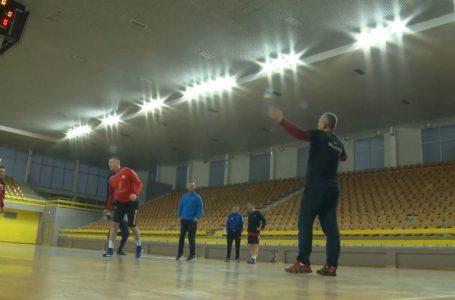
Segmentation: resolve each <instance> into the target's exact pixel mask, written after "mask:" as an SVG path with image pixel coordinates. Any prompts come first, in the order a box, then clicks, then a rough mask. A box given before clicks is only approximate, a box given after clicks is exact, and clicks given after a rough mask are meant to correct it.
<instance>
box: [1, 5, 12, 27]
mask: <svg viewBox="0 0 455 300" xmlns="http://www.w3.org/2000/svg"><path fill="white" fill-rule="evenodd" d="M9 4H10V1H9V0H0V21H1V22H0V27H1V28H2V29H3V31H5V30H8V28H9V27H10V26H11V21H12V19H13V16H14V11H13V10H12V9H11V7H10V6H9Z"/></svg>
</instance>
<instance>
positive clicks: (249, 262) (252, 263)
mask: <svg viewBox="0 0 455 300" xmlns="http://www.w3.org/2000/svg"><path fill="white" fill-rule="evenodd" d="M246 263H247V264H250V265H255V264H256V259H254V258H250V259H249V260H247V261H246Z"/></svg>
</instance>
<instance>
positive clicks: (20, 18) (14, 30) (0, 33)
mask: <svg viewBox="0 0 455 300" xmlns="http://www.w3.org/2000/svg"><path fill="white" fill-rule="evenodd" d="M28 14H29V12H28V11H26V10H25V5H23V4H21V3H19V2H16V1H14V0H0V55H2V54H3V53H4V52H5V51H6V50H8V49H9V48H11V47H12V46H13V45H14V44H16V43H17V42H19V40H20V38H21V36H22V32H23V31H24V27H25V23H26V22H27V18H28Z"/></svg>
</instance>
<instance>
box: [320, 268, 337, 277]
mask: <svg viewBox="0 0 455 300" xmlns="http://www.w3.org/2000/svg"><path fill="white" fill-rule="evenodd" d="M316 272H317V273H318V274H319V275H322V276H337V268H336V267H332V266H327V265H326V266H324V267H323V268H322V269H320V270H317V271H316Z"/></svg>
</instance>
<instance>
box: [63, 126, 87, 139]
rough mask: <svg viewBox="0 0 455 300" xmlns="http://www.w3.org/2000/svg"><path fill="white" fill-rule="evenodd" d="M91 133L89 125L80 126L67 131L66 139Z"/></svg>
mask: <svg viewBox="0 0 455 300" xmlns="http://www.w3.org/2000/svg"><path fill="white" fill-rule="evenodd" d="M90 132H92V128H91V127H90V126H89V125H81V126H76V127H73V128H70V129H68V131H67V132H66V137H67V138H69V139H72V138H77V137H81V136H84V135H88V134H90Z"/></svg>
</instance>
